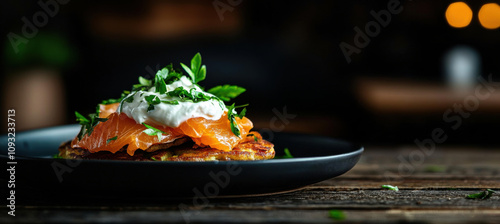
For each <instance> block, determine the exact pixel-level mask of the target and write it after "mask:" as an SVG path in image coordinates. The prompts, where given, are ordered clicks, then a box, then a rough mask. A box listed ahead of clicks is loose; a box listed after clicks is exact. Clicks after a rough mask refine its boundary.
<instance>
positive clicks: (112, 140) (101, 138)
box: [71, 104, 253, 156]
mask: <svg viewBox="0 0 500 224" xmlns="http://www.w3.org/2000/svg"><path fill="white" fill-rule="evenodd" d="M117 107H118V104H108V105H100V108H101V111H100V114H99V117H101V118H107V119H108V120H106V121H104V122H100V123H98V124H97V125H96V126H95V127H94V130H93V132H92V133H91V134H90V136H89V135H84V136H83V137H82V138H81V139H78V137H75V139H73V141H72V142H71V146H72V147H73V148H83V149H87V150H89V151H90V152H91V153H94V152H99V151H109V152H112V153H115V152H117V151H119V150H120V149H122V148H123V147H125V146H127V153H128V154H129V155H131V156H133V155H134V152H135V151H136V150H138V149H141V150H146V149H148V148H149V147H151V146H152V145H154V144H161V143H169V142H173V141H175V140H176V139H179V138H182V137H186V136H188V137H190V138H191V139H192V140H193V142H194V143H195V144H196V145H198V146H201V147H205V146H210V147H211V148H215V149H220V150H223V151H230V150H232V149H233V148H234V147H235V146H236V145H237V144H238V143H239V142H240V141H242V138H241V137H238V136H236V135H234V133H233V132H232V131H231V126H230V122H229V119H228V117H227V116H228V115H227V112H225V113H224V114H223V115H222V116H221V118H220V119H218V120H208V119H205V118H201V117H197V118H191V119H188V120H187V121H185V122H183V123H181V125H180V126H179V127H177V128H171V127H166V126H159V125H153V124H149V125H151V126H153V127H154V128H157V129H159V130H161V131H163V134H162V135H161V139H160V140H159V139H158V137H157V136H156V135H153V136H151V135H148V134H146V133H145V132H144V130H146V129H148V128H147V127H146V126H144V125H143V124H138V123H136V121H135V120H134V119H132V118H130V117H128V116H127V115H126V114H125V113H118V112H112V113H110V112H111V111H113V109H114V111H116V108H117ZM235 119H236V122H237V124H238V127H239V129H240V132H241V136H246V135H247V133H248V132H249V131H250V130H251V129H252V128H253V124H252V122H251V121H250V120H249V119H248V118H246V117H243V118H241V119H240V118H238V117H236V118H235Z"/></svg>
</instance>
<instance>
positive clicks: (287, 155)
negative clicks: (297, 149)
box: [274, 148, 294, 159]
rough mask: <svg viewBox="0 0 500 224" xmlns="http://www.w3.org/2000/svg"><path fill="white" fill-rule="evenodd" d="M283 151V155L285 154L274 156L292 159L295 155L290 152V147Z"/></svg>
mask: <svg viewBox="0 0 500 224" xmlns="http://www.w3.org/2000/svg"><path fill="white" fill-rule="evenodd" d="M283 152H284V153H285V155H283V156H276V157H274V158H275V159H290V158H294V157H293V156H292V153H290V149H288V148H284V149H283Z"/></svg>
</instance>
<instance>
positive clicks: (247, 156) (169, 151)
mask: <svg viewBox="0 0 500 224" xmlns="http://www.w3.org/2000/svg"><path fill="white" fill-rule="evenodd" d="M257 136H258V137H257ZM125 149H126V146H125V147H124V148H122V149H121V150H120V151H118V152H116V153H111V152H106V151H100V152H96V153H90V152H89V151H88V150H86V149H80V148H71V145H70V142H66V143H63V144H62V145H61V146H60V147H59V156H60V157H62V158H65V159H103V160H134V161H225V160H265V159H272V158H274V155H275V152H274V145H273V144H272V143H270V142H268V141H266V140H264V139H262V138H261V137H260V135H258V134H255V135H254V134H251V135H249V136H247V137H245V139H243V140H242V141H241V142H240V143H239V144H238V145H237V146H236V147H235V148H233V150H231V151H222V150H219V149H214V148H210V147H199V146H197V145H195V144H194V143H193V142H192V141H190V140H189V139H187V138H182V139H178V140H176V141H174V142H171V143H166V144H157V145H153V146H151V147H150V148H148V149H147V150H145V151H142V150H137V151H136V152H135V154H134V155H133V156H130V155H129V154H127V151H126V150H125Z"/></svg>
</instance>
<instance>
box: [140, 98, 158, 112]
mask: <svg viewBox="0 0 500 224" xmlns="http://www.w3.org/2000/svg"><path fill="white" fill-rule="evenodd" d="M144 99H145V100H146V102H147V103H148V109H147V111H148V112H149V111H151V110H154V109H155V105H157V104H160V103H161V100H160V98H159V97H158V96H157V95H149V96H146V97H144Z"/></svg>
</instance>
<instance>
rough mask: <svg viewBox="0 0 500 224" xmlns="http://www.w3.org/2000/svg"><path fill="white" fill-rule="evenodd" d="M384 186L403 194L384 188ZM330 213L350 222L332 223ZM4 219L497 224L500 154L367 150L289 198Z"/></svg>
mask: <svg viewBox="0 0 500 224" xmlns="http://www.w3.org/2000/svg"><path fill="white" fill-rule="evenodd" d="M422 155H423V156H422ZM385 184H390V185H394V186H398V187H399V191H397V192H396V191H392V190H388V189H382V188H381V185H385ZM488 188H489V189H493V190H496V191H497V192H496V193H495V194H493V196H492V197H491V198H489V199H485V200H480V199H466V196H467V195H469V194H472V193H478V192H480V191H482V190H484V189H488ZM55 197H60V196H55ZM70 200H71V199H67V201H70ZM181 204H182V206H179V205H181ZM331 210H337V211H340V213H341V214H342V215H344V217H345V218H344V219H343V220H338V218H337V219H335V218H332V217H330V215H329V211H331ZM6 212H7V210H6V209H5V208H3V210H2V213H3V214H2V216H0V223H8V222H22V223H24V222H61V223H68V222H127V223H137V222H144V223H157V222H158V223H227V222H231V223H334V222H339V223H342V222H344V223H364V222H370V223H373V222H375V223H401V222H404V223H500V151H498V149H484V148H483V149H479V148H474V147H466V148H465V147H464V148H459V147H449V148H448V147H447V148H437V149H436V150H435V151H434V152H433V153H432V154H431V155H426V154H424V153H423V151H421V150H420V149H418V148H417V147H415V146H408V147H366V151H365V153H364V154H363V156H362V158H361V160H360V161H359V163H358V164H357V165H356V167H354V168H353V169H352V170H351V171H349V172H348V173H346V174H344V175H342V176H340V177H337V178H334V179H330V180H326V181H323V182H320V183H317V184H314V185H311V186H308V187H305V188H303V189H301V190H298V191H294V192H289V193H284V194H277V195H269V196H261V197H247V198H225V199H224V198H223V199H210V202H209V203H208V204H207V205H203V206H195V205H193V203H192V201H189V200H187V201H142V202H127V201H126V200H124V201H120V202H117V201H109V202H87V203H81V204H76V205H75V204H71V203H70V202H68V203H60V204H54V203H51V202H33V203H26V204H24V205H18V206H17V209H16V217H10V216H7V215H6Z"/></svg>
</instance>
